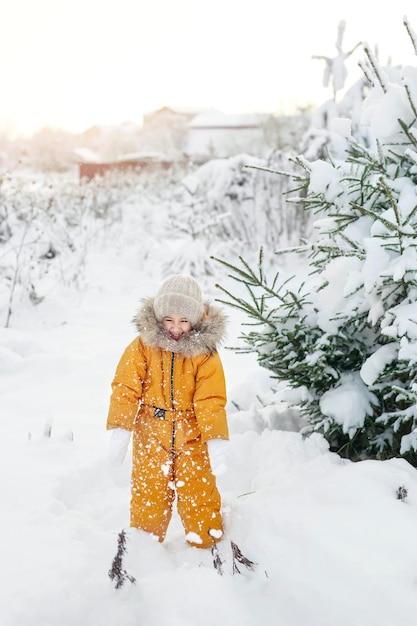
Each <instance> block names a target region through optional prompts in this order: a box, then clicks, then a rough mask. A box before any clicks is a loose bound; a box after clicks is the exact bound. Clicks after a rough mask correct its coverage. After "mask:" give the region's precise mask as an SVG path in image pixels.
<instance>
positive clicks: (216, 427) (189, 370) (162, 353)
mask: <svg viewBox="0 0 417 626" xmlns="http://www.w3.org/2000/svg"><path fill="white" fill-rule="evenodd" d="M134 321H135V323H136V327H137V329H138V331H139V333H140V334H139V337H136V339H134V340H133V341H132V343H131V344H130V345H129V346H128V347H127V348H126V350H125V351H124V353H123V355H122V357H121V359H120V362H119V364H118V366H117V369H116V374H115V376H114V379H113V382H112V395H111V400H110V409H109V415H108V420H107V428H108V429H113V428H124V429H125V430H133V429H134V425H135V423H136V422H137V421H138V420H140V418H141V415H145V414H147V415H149V412H150V411H151V412H153V413H154V414H155V415H156V416H158V411H159V412H162V415H163V416H164V418H165V417H166V418H168V419H174V420H176V419H188V418H190V417H193V416H195V419H196V421H197V425H198V429H199V431H200V434H201V440H202V442H205V441H208V440H209V439H215V438H221V439H228V436H229V435H228V427H227V419H226V411H225V405H226V385H225V379H224V373H223V367H222V363H221V359H220V356H219V354H218V352H217V346H218V344H219V343H220V341H221V339H222V338H223V335H224V327H225V318H224V315H223V313H222V312H221V311H220V309H218V308H217V307H214V306H212V305H208V304H206V307H205V315H204V317H203V320H202V321H201V322H199V323H198V324H197V325H196V326H195V327H194V328H193V329H192V330H191V332H190V333H189V334H188V335H185V336H184V337H182V338H181V339H180V340H179V341H174V340H173V339H171V338H169V337H168V336H167V334H166V333H165V331H164V330H163V328H162V326H161V324H160V323H159V322H158V321H157V320H156V318H155V316H154V313H153V299H152V298H149V299H148V300H147V301H145V305H144V307H143V308H142V309H141V310H140V311H139V312H138V314H137V316H136V318H135V320H134Z"/></svg>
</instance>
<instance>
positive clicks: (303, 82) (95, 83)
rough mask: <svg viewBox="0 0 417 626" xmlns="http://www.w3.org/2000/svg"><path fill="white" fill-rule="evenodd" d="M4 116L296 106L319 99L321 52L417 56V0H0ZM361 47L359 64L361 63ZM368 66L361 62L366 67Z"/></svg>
mask: <svg viewBox="0 0 417 626" xmlns="http://www.w3.org/2000/svg"><path fill="white" fill-rule="evenodd" d="M0 7H1V15H2V20H1V24H0V90H1V91H0V93H1V98H0V128H7V129H9V130H12V131H14V132H18V133H26V134H30V133H32V132H35V131H36V130H37V129H39V128H41V127H42V126H50V127H60V128H64V129H66V130H70V131H74V132H79V131H83V130H85V129H87V128H88V127H90V126H92V125H94V124H120V123H123V122H125V121H132V122H135V123H139V124H141V123H142V117H143V114H144V113H147V112H149V111H152V110H155V109H158V108H160V107H162V106H178V107H193V108H194V107H210V108H211V107H214V108H216V109H218V110H220V111H223V112H224V113H246V112H273V113H291V112H293V111H294V110H296V108H297V107H300V106H301V107H303V106H308V105H313V106H314V105H315V104H320V103H322V102H323V101H324V100H326V99H327V98H328V97H330V95H331V92H330V90H329V89H324V88H323V86H322V77H323V70H324V62H323V61H319V60H313V59H312V56H313V55H323V56H327V57H331V56H333V55H334V54H335V51H336V48H335V43H336V37H337V27H338V24H339V23H340V21H341V20H345V22H346V31H345V37H344V49H345V50H347V51H348V50H351V49H352V48H353V47H354V46H355V45H356V44H357V43H359V42H360V41H367V42H368V43H369V44H370V45H371V46H372V47H373V46H375V45H378V48H379V52H380V59H381V61H385V60H387V59H388V58H391V59H392V61H393V62H395V63H401V64H406V63H409V62H412V60H413V59H414V53H413V49H412V46H411V42H410V40H409V38H408V35H407V34H406V31H405V28H404V26H403V24H402V18H403V16H404V15H406V16H407V17H408V19H409V20H410V22H411V24H412V26H413V28H414V30H417V6H416V5H415V2H414V0H404V1H402V2H398V3H390V4H389V5H388V6H387V7H384V8H382V7H381V4H380V2H377V1H376V0H368V1H367V2H363V0H352V1H351V2H346V3H345V4H344V5H342V4H341V3H336V2H334V1H333V0H316V2H314V3H308V4H307V6H304V7H303V8H302V10H300V5H299V3H294V2H289V3H288V4H287V5H285V8H284V5H283V4H282V3H278V2H277V1H276V0H258V1H257V2H256V3H243V2H241V0H176V1H175V2H172V0H153V1H152V2H145V1H144V0H117V1H116V0H107V1H106V2H105V3H103V2H101V1H100V0H38V1H37V2H33V1H32V0H14V2H13V3H11V2H9V1H8V0H0ZM358 58H359V57H358V56H357V54H356V53H355V55H352V58H351V71H352V74H351V75H352V76H355V75H356V73H357V72H359V70H358V68H357V60H358ZM357 75H358V76H359V74H357Z"/></svg>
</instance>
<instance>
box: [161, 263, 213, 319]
mask: <svg viewBox="0 0 417 626" xmlns="http://www.w3.org/2000/svg"><path fill="white" fill-rule="evenodd" d="M153 309H154V313H155V317H156V319H157V320H158V322H160V321H162V319H163V318H164V317H169V316H170V315H179V316H180V317H183V318H184V319H186V320H188V321H189V322H190V324H191V326H195V325H196V324H197V322H199V321H200V320H201V318H202V317H203V313H204V302H203V297H202V294H201V289H200V285H199V284H198V282H197V281H196V280H195V279H194V278H193V277H192V276H184V275H181V274H175V275H174V276H169V277H168V278H167V279H166V280H165V281H164V282H163V283H162V285H161V287H160V289H159V291H158V292H157V294H156V296H155V300H154V304H153Z"/></svg>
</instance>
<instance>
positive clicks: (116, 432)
mask: <svg viewBox="0 0 417 626" xmlns="http://www.w3.org/2000/svg"><path fill="white" fill-rule="evenodd" d="M131 434H132V433H131V432H130V430H125V429H124V428H114V429H113V430H112V433H111V438H110V441H109V451H108V460H109V463H110V465H113V467H119V466H120V465H121V464H122V463H123V461H124V459H125V456H126V452H127V449H128V447H129V441H130V435H131Z"/></svg>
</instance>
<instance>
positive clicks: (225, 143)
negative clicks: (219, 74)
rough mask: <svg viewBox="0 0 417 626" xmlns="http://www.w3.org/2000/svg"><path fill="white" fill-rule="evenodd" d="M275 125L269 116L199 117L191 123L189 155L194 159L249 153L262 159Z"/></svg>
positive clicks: (204, 115) (189, 127)
mask: <svg viewBox="0 0 417 626" xmlns="http://www.w3.org/2000/svg"><path fill="white" fill-rule="evenodd" d="M274 125H275V118H274V116H273V115H272V114H270V113H250V114H242V115H226V114H224V113H205V114H200V115H196V116H195V117H194V118H193V119H192V120H191V121H190V122H189V124H188V137H187V146H186V153H187V155H188V156H189V157H190V158H192V159H194V160H197V161H199V160H207V158H224V157H228V156H232V155H234V154H238V153H240V152H249V153H251V154H252V153H253V154H255V155H257V156H260V154H259V153H260V151H262V150H263V149H264V148H265V146H267V145H268V135H270V134H271V132H272V130H273V128H274Z"/></svg>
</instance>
